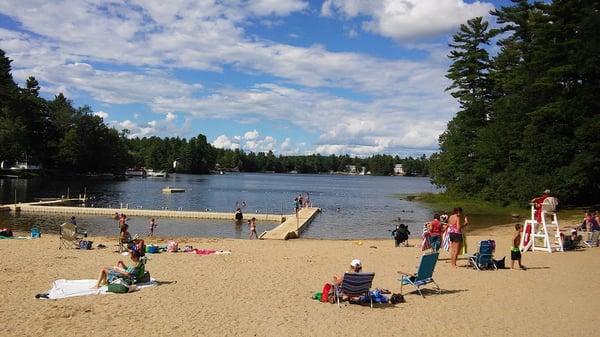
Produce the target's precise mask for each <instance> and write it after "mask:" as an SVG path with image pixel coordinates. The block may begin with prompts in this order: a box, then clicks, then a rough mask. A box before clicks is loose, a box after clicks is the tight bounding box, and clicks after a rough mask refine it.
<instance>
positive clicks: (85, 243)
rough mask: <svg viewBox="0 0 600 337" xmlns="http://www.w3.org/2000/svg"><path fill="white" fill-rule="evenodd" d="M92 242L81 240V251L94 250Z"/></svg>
mask: <svg viewBox="0 0 600 337" xmlns="http://www.w3.org/2000/svg"><path fill="white" fill-rule="evenodd" d="M92 244H93V242H92V241H87V240H81V241H79V249H84V250H88V249H92Z"/></svg>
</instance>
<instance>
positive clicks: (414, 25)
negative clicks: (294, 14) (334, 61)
mask: <svg viewBox="0 0 600 337" xmlns="http://www.w3.org/2000/svg"><path fill="white" fill-rule="evenodd" d="M492 9H494V5H492V4H491V3H487V2H480V1H475V2H473V3H466V2H465V1H463V0H326V1H325V2H324V3H323V5H322V7H321V14H322V15H324V16H333V15H335V14H336V13H340V14H342V15H343V16H346V17H356V16H359V15H364V16H368V17H370V20H367V21H364V22H363V28H364V29H365V30H367V31H370V32H373V33H376V34H380V35H383V36H387V37H390V38H393V39H395V40H397V41H414V40H416V39H419V38H422V37H429V36H433V35H436V34H440V33H445V32H450V31H452V30H455V29H456V28H457V27H458V26H459V25H460V24H462V23H464V22H466V21H467V20H469V19H471V18H473V17H476V16H487V15H488V14H489V11H490V10H492Z"/></svg>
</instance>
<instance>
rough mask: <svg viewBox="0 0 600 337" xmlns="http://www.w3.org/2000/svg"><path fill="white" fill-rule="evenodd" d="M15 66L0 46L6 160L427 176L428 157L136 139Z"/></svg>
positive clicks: (70, 167) (0, 142)
mask: <svg viewBox="0 0 600 337" xmlns="http://www.w3.org/2000/svg"><path fill="white" fill-rule="evenodd" d="M11 62H12V60H10V59H9V58H8V57H6V55H5V52H4V51H3V50H1V49H0V161H5V162H7V163H15V162H17V161H28V162H30V163H35V164H41V165H42V167H43V168H44V169H45V171H47V172H55V173H57V174H90V173H92V174H93V173H116V174H122V173H124V172H125V170H126V169H127V168H130V167H146V168H152V169H156V170H172V168H173V162H174V161H177V163H178V165H177V167H176V169H175V170H176V171H177V172H182V173H197V174H205V173H209V172H210V171H212V170H215V169H235V170H239V171H241V172H265V171H269V172H278V173H280V172H291V171H296V172H298V173H329V172H338V171H346V170H347V166H348V165H355V166H356V167H358V170H360V169H361V167H365V169H366V170H367V171H370V172H371V174H373V175H389V174H392V173H393V169H394V165H395V164H403V166H404V170H405V172H406V173H407V174H408V175H419V176H426V175H427V174H428V172H429V171H428V170H429V160H428V158H427V157H425V156H422V157H419V158H412V157H409V158H399V157H398V156H391V155H373V156H371V157H368V158H358V157H350V156H348V155H341V156H336V155H330V156H321V155H319V154H313V155H304V156H282V155H279V156H276V155H275V154H274V153H273V152H271V151H269V152H258V153H254V152H245V151H242V150H229V149H217V148H215V147H213V146H212V145H211V144H210V143H208V141H207V139H206V136H204V135H202V134H199V135H198V136H196V137H192V138H190V139H183V138H178V137H166V138H160V137H144V138H138V137H135V138H131V137H129V132H128V130H122V131H121V132H119V131H117V130H116V129H114V128H111V127H109V126H107V125H106V124H105V123H104V121H103V119H102V118H101V117H99V116H96V115H94V113H93V111H92V109H91V108H90V107H89V106H83V107H74V106H73V103H72V101H70V100H69V99H67V98H66V97H65V96H64V95H63V94H62V93H61V94H58V95H56V96H55V97H54V98H53V99H50V100H48V99H45V98H43V97H41V96H40V86H39V83H38V81H37V80H36V79H35V78H34V77H29V78H28V79H27V81H26V86H25V88H21V87H19V86H18V85H17V84H16V83H15V81H14V79H13V77H12V74H11Z"/></svg>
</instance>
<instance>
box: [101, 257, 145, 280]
mask: <svg viewBox="0 0 600 337" xmlns="http://www.w3.org/2000/svg"><path fill="white" fill-rule="evenodd" d="M129 256H130V257H131V262H133V265H131V266H129V267H127V266H126V265H125V263H123V261H119V262H117V265H116V266H115V267H108V268H102V269H101V270H100V275H99V276H98V283H96V288H99V287H100V286H102V285H106V284H109V283H111V282H112V281H113V280H115V279H117V278H133V277H135V276H137V275H138V274H139V273H140V268H143V264H142V263H141V262H140V253H139V251H137V250H134V251H132V252H131V253H129Z"/></svg>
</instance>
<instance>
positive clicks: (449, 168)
mask: <svg viewBox="0 0 600 337" xmlns="http://www.w3.org/2000/svg"><path fill="white" fill-rule="evenodd" d="M493 34H494V32H492V31H490V30H489V27H488V23H487V22H486V21H485V20H483V18H481V17H477V18H474V19H471V20H469V21H468V22H467V24H463V25H461V26H460V30H459V32H457V33H456V34H454V36H453V43H451V44H450V46H451V47H452V48H453V49H452V51H451V52H450V55H449V57H450V59H451V60H453V63H452V65H451V66H450V70H449V71H448V75H447V77H448V78H449V79H451V80H452V84H451V85H450V87H448V89H447V90H449V91H450V92H451V94H452V96H454V97H455V98H456V99H457V100H458V101H459V103H460V107H461V110H460V111H459V112H458V113H457V114H456V116H455V117H454V118H453V119H452V120H451V121H450V122H449V123H448V129H447V130H446V132H444V133H443V134H442V135H441V136H440V148H441V151H440V153H439V154H438V155H436V156H435V165H434V166H433V167H432V169H433V170H434V172H435V174H434V177H433V182H434V183H436V184H438V185H444V186H446V187H447V188H448V190H450V191H452V192H460V193H463V192H467V193H469V192H468V191H478V190H479V189H480V188H481V187H482V186H483V185H484V184H485V183H486V181H485V180H486V179H487V177H485V176H483V175H481V174H478V172H476V170H475V166H474V163H475V162H476V161H477V152H476V147H475V144H476V139H477V133H478V130H479V129H480V128H482V127H483V126H484V125H486V123H487V121H488V119H489V113H490V109H489V106H490V103H491V87H492V85H491V81H490V79H489V67H490V59H489V54H488V52H487V50H486V49H485V46H486V45H488V44H489V42H490V38H491V37H492V36H493ZM471 193H472V192H471Z"/></svg>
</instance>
